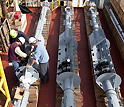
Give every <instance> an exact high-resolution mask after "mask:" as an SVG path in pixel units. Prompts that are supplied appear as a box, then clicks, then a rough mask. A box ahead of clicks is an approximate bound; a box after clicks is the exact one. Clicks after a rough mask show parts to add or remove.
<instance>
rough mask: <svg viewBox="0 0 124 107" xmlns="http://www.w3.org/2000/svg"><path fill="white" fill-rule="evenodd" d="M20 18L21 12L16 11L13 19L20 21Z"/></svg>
mask: <svg viewBox="0 0 124 107" xmlns="http://www.w3.org/2000/svg"><path fill="white" fill-rule="evenodd" d="M20 17H21V11H16V12H15V14H14V18H15V19H20Z"/></svg>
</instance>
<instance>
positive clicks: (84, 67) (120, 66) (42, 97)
mask: <svg viewBox="0 0 124 107" xmlns="http://www.w3.org/2000/svg"><path fill="white" fill-rule="evenodd" d="M30 10H31V11H32V13H30V14H27V28H26V30H25V33H26V34H27V35H28V36H29V37H30V36H31V35H32V33H33V29H34V25H35V22H36V20H38V17H39V16H38V13H39V12H40V9H39V8H30ZM99 12H100V20H101V23H102V27H103V29H104V31H105V34H106V37H107V38H108V39H109V40H110V43H111V56H112V59H113V63H114V66H115V70H116V72H117V74H119V75H120V76H121V78H122V83H121V93H122V96H124V82H123V81H124V75H123V71H124V63H123V62H122V60H121V58H120V55H119V53H118V49H117V48H116V45H115V43H114V41H113V38H112V37H111V34H110V32H109V29H108V27H107V23H106V21H105V18H104V16H103V13H102V11H99ZM60 14H61V8H58V9H56V10H54V11H53V13H52V16H51V24H50V28H49V35H48V39H47V50H48V53H49V56H50V61H49V63H50V64H49V66H50V70H49V71H50V81H49V82H48V83H46V84H43V85H41V86H40V90H39V99H38V107H55V103H56V72H57V59H58V41H59V28H60ZM74 15H75V32H76V40H77V42H78V49H77V53H78V59H79V74H80V77H81V86H80V88H81V94H82V107H96V100H95V93H94V87H93V78H92V71H91V63H90V56H89V47H88V38H87V35H86V26H85V18H84V11H83V8H75V11H74ZM1 57H2V63H3V67H4V71H5V74H6V78H7V82H8V87H9V91H10V92H11V90H12V87H13V86H14V85H16V81H15V79H14V73H13V68H12V67H8V56H7V53H2V55H1ZM11 106H12V105H11V104H10V107H11Z"/></svg>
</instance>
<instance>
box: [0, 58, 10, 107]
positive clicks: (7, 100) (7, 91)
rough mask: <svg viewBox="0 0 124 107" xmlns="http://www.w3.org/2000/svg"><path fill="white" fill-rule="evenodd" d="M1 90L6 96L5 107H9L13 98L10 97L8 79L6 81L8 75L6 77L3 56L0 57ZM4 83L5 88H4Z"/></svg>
mask: <svg viewBox="0 0 124 107" xmlns="http://www.w3.org/2000/svg"><path fill="white" fill-rule="evenodd" d="M0 77H1V80H0V91H1V92H2V93H3V94H4V95H5V96H6V98H7V99H6V103H5V106H4V107H7V106H8V104H9V101H10V100H11V98H10V93H9V89H8V85H7V81H6V77H5V73H4V70H3V66H2V62H1V58H0ZM2 85H3V87H4V88H2Z"/></svg>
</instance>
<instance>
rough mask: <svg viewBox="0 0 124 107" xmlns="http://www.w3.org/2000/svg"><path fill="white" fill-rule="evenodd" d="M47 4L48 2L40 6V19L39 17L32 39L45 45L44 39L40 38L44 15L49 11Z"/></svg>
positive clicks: (44, 21)
mask: <svg viewBox="0 0 124 107" xmlns="http://www.w3.org/2000/svg"><path fill="white" fill-rule="evenodd" d="M49 5H50V4H49V2H48V0H46V1H44V2H43V4H42V5H41V6H42V11H41V13H40V17H39V21H38V25H37V28H36V32H35V35H34V37H35V38H36V39H38V40H40V41H42V42H43V43H45V40H44V37H43V36H42V31H43V26H44V24H46V14H47V11H48V10H50V8H49Z"/></svg>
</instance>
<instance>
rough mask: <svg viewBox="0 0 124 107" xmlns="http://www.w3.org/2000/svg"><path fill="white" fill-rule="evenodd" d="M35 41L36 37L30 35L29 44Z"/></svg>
mask: <svg viewBox="0 0 124 107" xmlns="http://www.w3.org/2000/svg"><path fill="white" fill-rule="evenodd" d="M36 42H37V40H36V38H34V37H30V38H29V43H30V44H31V43H36Z"/></svg>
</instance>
